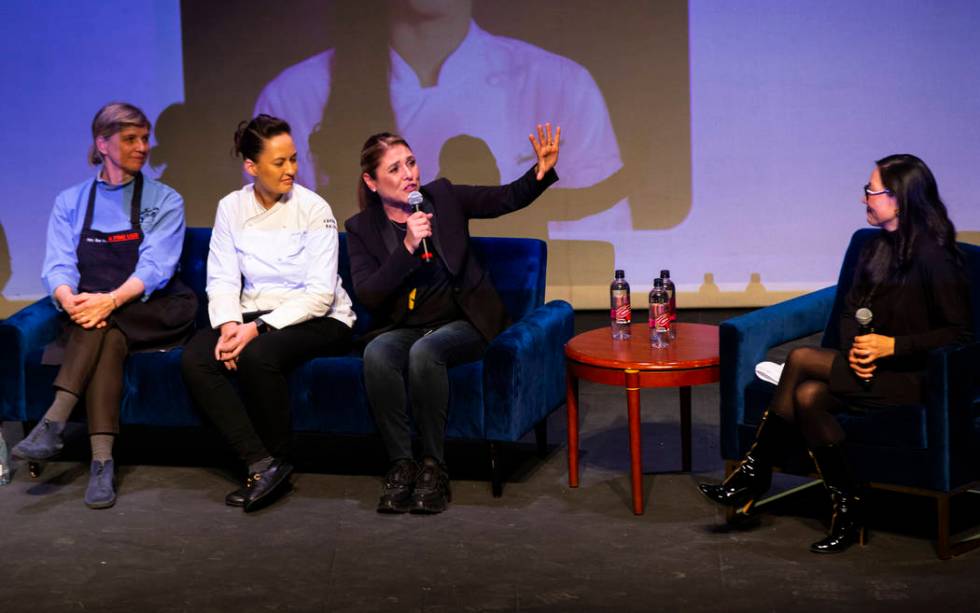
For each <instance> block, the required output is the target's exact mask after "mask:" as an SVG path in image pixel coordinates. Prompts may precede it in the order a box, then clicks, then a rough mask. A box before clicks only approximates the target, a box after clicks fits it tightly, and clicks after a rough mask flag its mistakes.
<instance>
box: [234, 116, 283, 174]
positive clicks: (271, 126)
mask: <svg viewBox="0 0 980 613" xmlns="http://www.w3.org/2000/svg"><path fill="white" fill-rule="evenodd" d="M290 133H291V132H290V129H289V124H288V123H286V121H285V120H283V119H279V118H278V117H273V116H272V115H266V114H265V113H263V114H261V115H258V116H257V117H254V118H252V119H251V120H250V121H249V120H246V121H242V122H240V123H239V124H238V129H237V130H235V153H236V154H237V155H240V156H242V159H243V160H252V161H253V162H255V161H257V160H258V157H259V155H260V154H261V153H262V149H263V148H264V146H265V141H266V140H268V139H270V138H272V137H273V136H278V135H280V134H290Z"/></svg>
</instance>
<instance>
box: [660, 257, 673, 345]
mask: <svg viewBox="0 0 980 613" xmlns="http://www.w3.org/2000/svg"><path fill="white" fill-rule="evenodd" d="M660 278H661V279H663V280H664V291H666V292H667V311H668V312H669V313H670V340H674V339H675V338H677V327H676V326H674V322H675V321H677V294H676V293H675V291H674V282H673V281H671V280H670V271H669V270H666V269H665V270H661V271H660Z"/></svg>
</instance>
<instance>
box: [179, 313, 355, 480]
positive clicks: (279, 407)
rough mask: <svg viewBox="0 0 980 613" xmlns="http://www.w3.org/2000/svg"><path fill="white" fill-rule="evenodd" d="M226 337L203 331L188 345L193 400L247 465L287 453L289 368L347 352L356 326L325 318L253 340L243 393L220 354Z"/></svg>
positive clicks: (243, 359) (244, 361)
mask: <svg viewBox="0 0 980 613" xmlns="http://www.w3.org/2000/svg"><path fill="white" fill-rule="evenodd" d="M251 319H254V317H246V320H251ZM220 336H221V333H220V331H218V330H201V331H200V332H198V333H197V334H195V335H194V338H192V339H191V340H190V342H189V343H188V344H187V346H186V347H185V348H184V355H183V357H182V358H181V364H180V365H181V371H182V373H183V375H184V382H185V383H187V389H188V391H189V392H190V395H191V398H192V399H193V400H194V403H195V404H196V405H197V406H198V407H199V408H200V409H201V410H202V411H204V413H205V414H207V416H208V417H209V418H210V419H211V421H212V422H213V423H214V425H215V426H216V427H217V428H218V430H219V431H220V432H221V434H222V435H223V436H224V437H225V439H226V440H227V441H228V442H229V443H230V444H231V446H232V447H233V448H234V449H235V451H236V453H238V456H239V457H240V458H241V459H242V460H244V461H245V462H246V463H249V464H251V463H252V462H255V461H257V460H261V459H262V458H265V457H268V456H270V455H273V456H280V455H282V454H283V452H284V451H285V450H286V448H287V446H288V444H289V439H290V432H291V430H290V419H289V417H290V414H289V385H288V381H287V378H286V377H287V375H288V374H289V371H291V370H292V369H294V368H295V367H297V366H299V365H300V364H301V363H303V362H305V361H306V360H309V359H311V358H314V357H317V356H322V355H336V354H340V353H344V352H346V351H347V350H348V348H349V347H350V339H351V329H350V328H349V327H347V326H346V325H345V324H343V323H341V322H339V321H337V320H336V319H333V318H332V317H319V318H317V319H311V320H309V321H304V322H303V323H299V324H296V325H293V326H288V327H286V328H282V329H280V330H275V329H272V330H269V331H268V332H266V333H265V334H261V335H259V336H258V337H256V338H254V339H252V341H251V342H250V343H249V344H248V345H246V346H245V349H243V350H242V352H241V354H239V356H238V371H237V379H238V387H239V389H240V390H241V394H239V393H238V390H236V389H235V386H234V385H233V384H232V381H231V378H232V377H234V376H236V371H230V370H228V369H227V368H225V365H224V364H223V363H222V362H219V361H218V360H216V359H215V357H214V346H215V344H216V343H217V342H218V338H219V337H220Z"/></svg>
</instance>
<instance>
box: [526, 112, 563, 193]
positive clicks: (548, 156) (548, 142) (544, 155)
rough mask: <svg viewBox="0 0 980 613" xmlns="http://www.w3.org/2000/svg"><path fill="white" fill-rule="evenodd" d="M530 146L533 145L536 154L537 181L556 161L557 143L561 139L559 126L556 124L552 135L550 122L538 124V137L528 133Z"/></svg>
mask: <svg viewBox="0 0 980 613" xmlns="http://www.w3.org/2000/svg"><path fill="white" fill-rule="evenodd" d="M527 137H528V139H529V140H530V141H531V146H532V147H534V155H536V156H538V174H537V177H538V181H540V180H541V179H543V178H544V176H545V175H546V174H547V173H548V171H549V170H551V169H552V168H554V167H555V164H557V163H558V143H559V142H560V141H561V126H558V127H557V129H556V130H555V133H554V135H552V133H551V123H546V124H544V127H543V128H542V127H541V124H538V137H537V138H535V137H534V134H528V136H527Z"/></svg>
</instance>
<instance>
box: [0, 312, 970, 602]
mask: <svg viewBox="0 0 980 613" xmlns="http://www.w3.org/2000/svg"><path fill="white" fill-rule="evenodd" d="M729 315H731V312H727V311H726V312H719V311H698V312H686V313H682V317H683V318H684V319H685V320H688V321H705V322H709V323H714V322H717V321H719V320H721V319H724V318H725V317H727V316H729ZM576 319H577V327H578V328H579V329H588V328H591V327H596V326H599V325H603V324H604V323H605V319H604V318H603V317H602V315H601V314H590V313H583V314H580V315H579V316H577V318H576ZM693 400H694V474H684V473H679V472H677V471H678V470H679V467H680V447H679V439H678V436H679V426H678V415H677V392H676V391H674V390H667V391H659V390H657V391H650V390H647V391H644V392H643V398H642V402H643V407H644V408H643V418H644V425H643V445H644V447H643V457H644V468H645V471H646V476H645V478H644V490H645V494H646V501H647V507H646V513H645V514H644V515H642V516H634V515H633V514H632V512H631V511H630V505H629V481H628V476H627V473H628V467H629V461H628V452H627V430H626V411H625V398H624V394H623V392H622V391H621V390H618V389H614V388H609V387H603V386H599V385H594V384H590V383H586V382H583V383H582V385H581V405H582V442H581V447H582V451H583V455H582V467H583V472H582V486H581V487H580V488H578V489H576V490H572V489H569V488H568V486H567V481H566V479H567V474H566V458H565V447H564V437H565V425H564V420H565V413H564V412H563V411H560V412H558V413H557V414H555V415H553V417H552V419H551V421H550V423H549V428H548V429H549V438H550V441H551V443H552V445H553V448H552V450H551V452H550V454H549V455H548V456H547V457H546V458H544V459H539V458H538V457H537V456H536V455H535V449H534V445H533V442H532V438H533V437H529V439H528V440H527V442H526V443H523V444H520V445H516V446H512V447H510V448H508V453H507V455H506V467H505V469H506V470H507V471H508V472H509V473H510V477H509V478H510V482H509V483H507V485H506V486H505V489H504V496H503V498H500V499H494V498H492V497H491V494H490V486H489V483H488V482H487V481H486V479H487V469H486V465H485V462H486V458H487V456H486V448H485V446H484V445H479V444H453V445H451V446H450V449H449V458H448V460H449V462H450V468H451V471H452V475H453V478H454V481H453V486H454V492H453V493H454V501H453V505H452V506H451V508H450V510H449V511H448V512H446V513H444V514H442V515H438V516H433V517H418V516H408V515H406V516H382V515H378V514H376V513H375V512H374V505H375V503H376V500H377V495H378V491H379V489H380V479H379V477H378V474H380V472H382V471H383V469H384V462H383V459H382V457H381V456H382V450H381V447H380V444H379V443H378V442H377V441H376V440H374V439H337V438H319V437H312V438H306V437H304V438H302V439H300V440H299V442H298V448H299V455H300V458H301V460H300V468H301V471H302V472H301V473H300V474H298V475H297V476H296V477H295V478H294V483H295V491H294V492H293V493H292V494H291V495H290V496H288V497H287V498H286V499H285V500H283V501H281V502H280V503H278V504H276V505H275V506H273V507H271V508H268V509H266V510H263V511H261V512H259V513H256V514H254V515H244V514H243V513H242V512H241V511H240V510H238V509H233V508H230V507H226V506H224V504H222V501H223V497H224V494H225V493H226V492H227V491H229V490H231V489H233V487H234V483H233V482H232V481H231V478H232V476H231V473H230V472H229V470H228V468H227V467H228V466H230V465H231V464H230V463H229V462H228V461H227V456H226V455H224V454H216V453H214V452H211V451H207V448H208V447H209V446H210V442H211V440H212V439H210V438H208V437H207V436H205V435H202V433H200V432H172V431H161V430H155V431H149V432H148V431H144V430H133V429H130V430H126V431H124V436H123V437H122V439H121V440H120V445H119V448H118V453H117V460H118V461H119V462H120V463H121V464H122V468H121V484H120V490H119V491H120V498H119V502H118V504H117V505H116V506H115V507H114V508H112V509H109V510H105V511H90V510H88V509H86V508H85V507H84V505H83V503H82V495H83V491H84V488H85V485H86V481H87V470H86V468H85V467H84V466H83V464H82V462H81V461H82V460H84V459H85V454H86V452H87V450H86V448H85V444H84V437H82V438H81V439H80V440H79V441H78V442H77V443H76V444H75V445H73V449H70V450H69V453H70V455H69V459H75V460H78V461H63V462H58V463H54V464H51V465H49V466H48V467H47V468H46V470H45V472H44V473H43V474H42V475H41V478H40V479H38V480H31V479H30V477H29V476H28V475H27V471H26V470H23V469H22V470H20V471H19V472H18V473H17V474H16V476H15V479H14V481H13V483H12V484H10V485H9V486H6V487H3V488H0V612H3V613H14V612H20V611H27V612H30V613H39V612H42V611H137V612H150V611H194V612H198V611H426V612H437V611H439V612H442V611H446V612H450V611H453V612H455V611H661V610H665V611H756V610H763V611H786V610H794V611H810V610H833V611H869V610H871V611H876V610H882V611H919V610H924V609H927V608H932V609H934V610H939V609H943V610H948V611H976V610H977V609H978V608H980V604H978V603H980V587H978V586H977V577H978V575H980V572H978V571H980V551H978V552H975V553H973V554H966V555H965V556H962V557H960V558H956V559H953V560H951V561H947V562H942V561H939V560H937V559H936V557H935V552H934V549H933V544H932V538H933V532H932V530H933V528H934V526H935V515H934V512H933V510H932V508H931V505H930V504H929V501H926V500H922V499H917V498H913V497H908V496H899V495H894V494H888V495H886V494H875V495H872V497H871V499H872V508H873V517H872V520H871V526H872V533H871V541H870V543H869V545H868V546H867V547H854V548H852V549H851V550H850V551H848V552H847V553H845V554H843V555H838V556H817V555H814V554H811V553H809V552H808V551H807V546H808V545H809V543H811V542H812V541H814V540H817V539H818V538H820V537H821V535H822V534H823V532H824V529H825V524H824V522H825V521H826V519H827V515H828V512H829V509H828V506H827V502H826V499H825V496H824V495H823V494H822V489H820V488H813V489H811V490H808V491H806V492H804V493H801V494H798V495H795V496H792V497H788V498H786V499H784V500H783V501H782V502H780V503H777V504H775V505H773V508H772V509H771V510H770V511H769V512H767V513H765V514H762V515H761V516H760V518H759V520H758V522H757V523H755V524H754V525H751V526H746V527H740V528H737V529H734V528H729V527H727V526H726V524H725V522H724V514H723V512H722V510H721V509H719V508H717V507H715V506H713V505H712V504H710V503H709V502H707V501H706V500H704V499H703V498H701V496H700V495H699V494H698V493H697V491H696V489H695V483H696V482H697V481H698V480H699V479H718V478H719V477H720V476H721V471H722V462H721V459H720V457H719V453H718V434H717V425H718V387H717V385H712V386H704V387H700V388H695V389H694V394H693ZM5 432H6V434H7V436H8V441H10V440H11V439H13V440H14V442H15V441H16V440H18V439H19V437H20V426H19V425H17V424H7V425H6V428H5ZM776 481H777V487H781V488H787V487H789V486H792V485H795V484H797V483H799V481H798V480H796V481H795V480H793V479H791V478H789V477H786V476H777V478H776ZM976 498H980V496H977V497H976ZM978 509H980V505H977V504H976V503H975V502H974V501H973V500H972V498H971V497H970V495H967V499H966V500H963V501H960V502H958V503H954V513H955V514H956V516H957V517H958V518H959V522H960V523H962V524H965V525H967V526H969V525H970V524H971V523H972V524H973V525H974V526H976V525H978V524H980V521H977V520H976V519H975V518H977V517H980V514H978Z"/></svg>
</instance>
